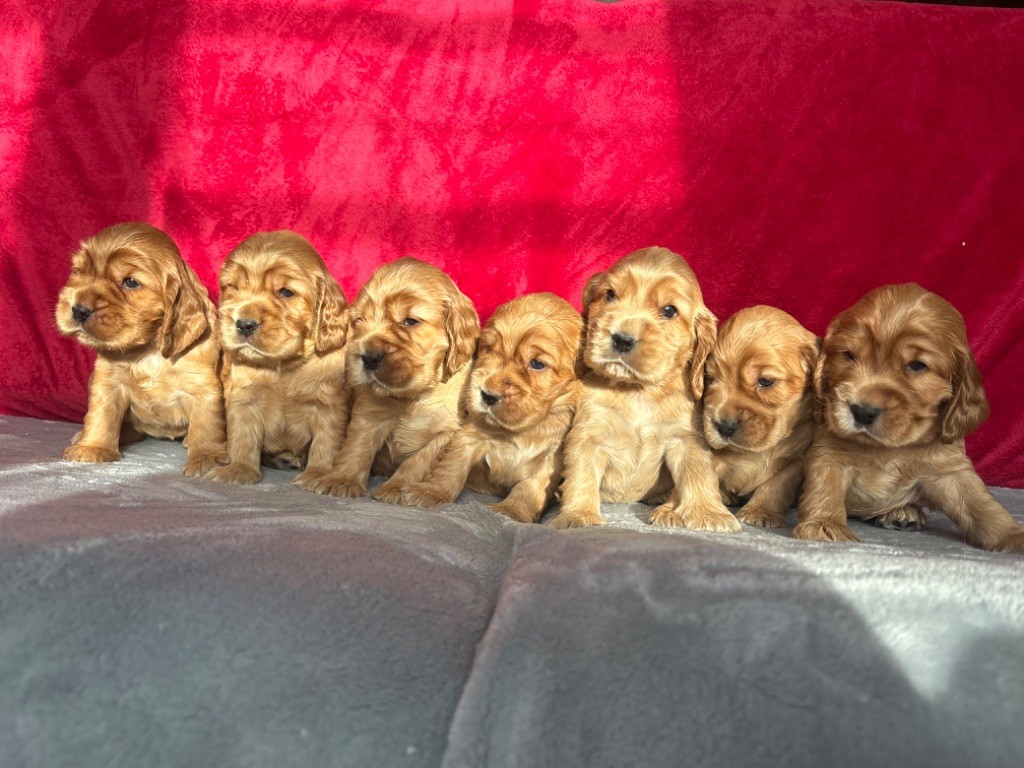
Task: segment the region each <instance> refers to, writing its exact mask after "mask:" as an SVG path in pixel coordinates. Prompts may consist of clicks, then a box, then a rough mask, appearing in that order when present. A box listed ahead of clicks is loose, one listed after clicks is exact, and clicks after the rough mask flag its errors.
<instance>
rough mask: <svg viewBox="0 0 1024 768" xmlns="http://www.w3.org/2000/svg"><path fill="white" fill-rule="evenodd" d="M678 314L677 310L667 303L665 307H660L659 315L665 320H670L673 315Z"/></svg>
mask: <svg viewBox="0 0 1024 768" xmlns="http://www.w3.org/2000/svg"><path fill="white" fill-rule="evenodd" d="M678 314H679V310H678V309H676V308H675V307H673V306H672V305H671V304H669V305H668V306H667V307H662V308H661V316H662V317H664V318H665V319H666V320H671V319H672V318H673V317H675V316H676V315H678Z"/></svg>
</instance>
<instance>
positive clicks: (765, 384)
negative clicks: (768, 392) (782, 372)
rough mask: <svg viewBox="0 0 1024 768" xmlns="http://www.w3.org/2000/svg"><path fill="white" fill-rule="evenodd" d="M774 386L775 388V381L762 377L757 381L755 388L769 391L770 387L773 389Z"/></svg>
mask: <svg viewBox="0 0 1024 768" xmlns="http://www.w3.org/2000/svg"><path fill="white" fill-rule="evenodd" d="M774 386H775V379H769V378H766V377H764V376H762V377H761V378H760V379H758V380H757V388H758V389H769V388H770V387H774Z"/></svg>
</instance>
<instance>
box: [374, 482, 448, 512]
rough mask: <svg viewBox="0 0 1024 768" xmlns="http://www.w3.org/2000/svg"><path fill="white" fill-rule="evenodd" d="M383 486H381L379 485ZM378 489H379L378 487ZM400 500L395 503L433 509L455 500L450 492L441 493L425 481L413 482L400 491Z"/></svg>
mask: <svg viewBox="0 0 1024 768" xmlns="http://www.w3.org/2000/svg"><path fill="white" fill-rule="evenodd" d="M381 487H382V488H383V486H381ZM378 490H379V489H378ZM400 495H401V501H396V502H394V503H395V504H406V505H408V506H410V507H420V508H421V509H433V508H434V507H439V506H441V505H442V504H450V503H451V502H453V501H455V499H453V498H451V495H450V494H447V493H441V492H440V491H438V490H437V489H436V488H432V487H431V486H430V485H429V484H427V483H413V484H412V485H410V486H409V487H408V488H406V489H404V490H403V491H402V492H401V494H400Z"/></svg>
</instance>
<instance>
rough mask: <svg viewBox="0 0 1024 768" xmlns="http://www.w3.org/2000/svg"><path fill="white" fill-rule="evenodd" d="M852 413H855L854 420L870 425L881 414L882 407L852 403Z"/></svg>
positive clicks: (864, 425)
mask: <svg viewBox="0 0 1024 768" xmlns="http://www.w3.org/2000/svg"><path fill="white" fill-rule="evenodd" d="M850 413H851V414H853V420H854V421H855V422H857V423H858V424H860V425H861V426H862V427H870V426H871V425H872V424H874V423H875V421H876V420H877V419H878V417H879V416H880V415H881V413H882V409H881V408H877V407H875V406H873V405H868V404H867V403H851V404H850Z"/></svg>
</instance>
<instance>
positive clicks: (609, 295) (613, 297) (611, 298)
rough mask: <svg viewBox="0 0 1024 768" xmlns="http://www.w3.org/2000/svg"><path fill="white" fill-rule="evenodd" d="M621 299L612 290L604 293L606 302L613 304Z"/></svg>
mask: <svg viewBox="0 0 1024 768" xmlns="http://www.w3.org/2000/svg"><path fill="white" fill-rule="evenodd" d="M618 298H619V295H618V294H617V293H615V291H613V290H612V289H611V288H609V289H608V290H607V291H605V292H604V300H605V301H607V302H608V303H609V304H611V303H612V302H613V301H615V300H616V299H618Z"/></svg>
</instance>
